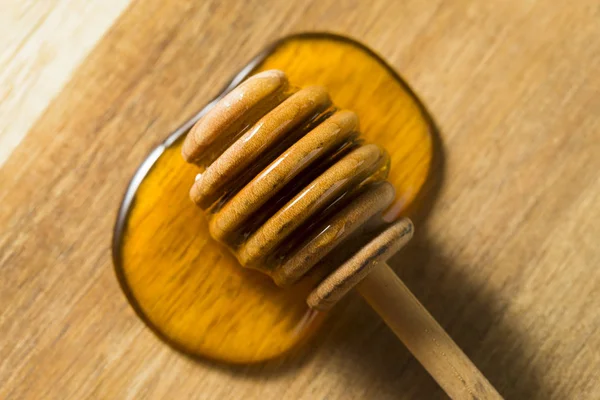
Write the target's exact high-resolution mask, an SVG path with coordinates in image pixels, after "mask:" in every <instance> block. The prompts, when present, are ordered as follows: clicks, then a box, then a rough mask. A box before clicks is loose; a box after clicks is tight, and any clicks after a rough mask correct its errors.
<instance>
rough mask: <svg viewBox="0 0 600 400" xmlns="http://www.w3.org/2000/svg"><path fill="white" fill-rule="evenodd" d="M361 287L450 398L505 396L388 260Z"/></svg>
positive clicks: (364, 280)
mask: <svg viewBox="0 0 600 400" xmlns="http://www.w3.org/2000/svg"><path fill="white" fill-rule="evenodd" d="M357 289H358V291H359V293H360V294H361V295H362V296H363V297H364V298H365V300H366V301H367V302H368V303H369V304H370V305H371V307H373V309H374V310H375V311H376V312H377V313H378V314H379V315H380V316H381V317H382V318H383V320H384V321H385V322H386V324H387V325H388V326H389V327H390V328H391V329H392V331H394V333H395V334H396V336H398V338H399V339H400V340H401V341H402V342H403V343H404V345H405V346H406V347H407V348H408V350H409V351H410V352H411V353H412V354H413V355H414V356H415V357H416V358H417V360H419V362H420V363H421V364H422V365H423V367H425V369H426V370H427V372H429V374H430V375H431V376H432V377H433V379H435V380H436V381H437V383H438V384H439V385H440V386H441V387H442V389H444V391H445V392H446V393H447V394H448V396H450V398H452V399H502V396H500V394H498V392H497V391H496V389H494V387H493V386H492V385H491V384H490V383H489V382H488V380H487V379H486V378H485V376H483V374H482V373H481V372H480V371H479V370H478V369H477V367H475V365H473V363H472V362H471V360H469V358H468V357H467V356H466V355H465V354H464V353H463V352H462V350H461V349H460V348H459V347H458V345H457V344H456V343H454V341H453V340H452V339H451V338H450V336H448V334H447V333H446V332H445V331H444V329H443V328H442V327H441V326H440V325H439V324H438V323H437V321H436V320H435V319H434V318H433V317H432V316H431V314H429V312H428V311H427V310H426V309H425V307H423V305H422V304H421V303H420V302H419V300H417V298H416V297H415V296H414V295H413V294H412V293H411V291H410V290H409V289H408V288H407V287H406V285H404V282H402V280H400V278H399V277H398V276H397V275H396V274H395V273H394V271H393V270H392V269H391V268H390V267H389V266H388V265H387V264H386V263H385V262H381V263H379V264H378V265H377V266H376V267H375V268H373V270H372V271H371V273H370V274H368V275H367V276H366V277H365V278H364V279H363V280H362V281H361V282H360V283H359V284H358V285H357Z"/></svg>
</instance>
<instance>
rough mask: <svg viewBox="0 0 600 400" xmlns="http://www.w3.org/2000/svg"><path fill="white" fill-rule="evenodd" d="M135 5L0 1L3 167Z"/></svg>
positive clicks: (104, 0) (87, 0) (97, 0)
mask: <svg viewBox="0 0 600 400" xmlns="http://www.w3.org/2000/svg"><path fill="white" fill-rule="evenodd" d="M129 2H130V0H55V1H49V0H42V1H39V0H0V102H1V103H2V106H1V107H0V165H2V164H3V163H4V162H5V161H6V159H7V158H8V156H9V155H10V153H11V152H12V151H13V149H14V148H15V147H16V146H17V145H18V144H19V142H20V141H21V140H22V139H23V137H24V136H25V135H26V134H27V131H28V130H29V129H31V126H32V125H33V123H34V122H35V120H36V119H37V118H38V117H39V116H40V114H41V113H42V112H43V111H44V109H45V108H46V107H47V106H48V103H49V102H50V101H51V100H52V98H54V97H55V96H56V95H57V93H58V92H59V91H60V89H61V88H62V87H63V86H64V84H65V83H66V82H67V80H68V79H69V77H70V76H71V74H72V73H73V70H74V69H75V67H76V66H77V65H78V64H79V63H80V62H81V61H82V60H83V58H84V57H85V56H86V55H87V54H88V52H89V51H90V50H91V49H92V47H93V46H94V45H95V44H96V42H97V41H98V40H99V39H100V37H101V36H102V35H103V34H104V32H105V31H106V30H107V29H108V28H109V26H110V25H111V24H112V23H113V22H114V20H115V19H116V18H117V17H118V16H119V14H120V13H121V12H122V11H123V10H124V9H125V7H126V6H127V5H128V4H129Z"/></svg>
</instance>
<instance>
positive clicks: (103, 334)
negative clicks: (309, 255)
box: [0, 0, 600, 399]
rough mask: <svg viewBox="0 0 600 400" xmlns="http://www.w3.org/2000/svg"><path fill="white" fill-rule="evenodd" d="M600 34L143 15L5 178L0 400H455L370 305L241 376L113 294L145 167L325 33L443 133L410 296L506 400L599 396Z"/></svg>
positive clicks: (542, 26) (497, 25) (565, 24)
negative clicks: (279, 58)
mask: <svg viewBox="0 0 600 400" xmlns="http://www.w3.org/2000/svg"><path fill="white" fill-rule="evenodd" d="M599 21H600V7H599V6H598V3H597V1H595V0H574V1H569V2H567V1H562V0H559V1H556V2H545V1H541V0H540V1H527V2H525V1H522V0H508V1H504V2H481V1H466V0H461V1H454V2H443V1H441V0H435V1H433V2H422V1H418V0H408V1H403V2H395V1H383V0H372V1H369V2H358V1H353V2H339V1H337V2H335V1H329V0H318V1H312V2H304V3H300V2H297V3H295V2H284V1H281V2H267V1H255V2H253V1H251V2H234V1H225V2H220V1H202V2H199V1H191V0H190V1H178V2H165V1H162V0H140V1H137V2H134V3H133V4H132V5H131V6H130V8H129V9H128V10H127V11H126V12H125V13H124V14H123V15H122V17H121V18H120V19H119V20H118V21H117V22H116V24H115V25H114V26H113V27H112V28H111V29H110V31H109V32H108V34H107V35H106V36H105V37H104V38H103V40H102V41H101V42H100V43H99V44H98V46H97V47H96V48H95V50H94V51H93V52H92V54H91V55H90V56H89V57H88V58H87V59H86V60H85V62H84V63H83V64H82V65H81V66H80V67H79V69H78V70H77V72H76V73H75V75H74V77H73V79H72V81H71V82H70V83H69V84H68V85H67V87H66V88H65V89H64V90H63V91H62V93H61V94H60V95H59V96H58V98H56V99H55V100H54V101H53V103H52V104H51V106H50V107H49V108H48V109H47V111H46V112H45V113H44V115H43V116H42V117H41V118H40V120H38V121H37V122H36V123H35V125H34V127H33V129H32V130H31V131H30V132H29V133H28V134H27V136H26V137H25V139H24V140H23V142H22V143H21V144H20V145H19V146H18V147H17V148H16V150H14V151H13V152H12V153H11V155H10V158H9V159H8V161H7V163H6V164H5V165H4V166H3V167H2V169H1V173H0V200H1V204H2V207H1V208H0V226H1V228H0V229H1V231H0V274H1V275H0V277H1V280H0V305H1V314H0V398H15V399H22V398H32V399H41V398H43V399H49V398H57V399H66V398H76V399H79V398H86V397H92V398H115V399H116V398H135V399H138V398H176V399H183V398H203V399H204V398H216V399H221V398H261V399H265V398H274V399H279V398H306V399H313V398H327V399H348V398H377V399H384V398H437V397H440V396H442V395H443V394H442V392H441V390H440V389H439V388H438V387H437V386H436V385H435V383H434V382H433V381H432V379H431V378H430V377H429V376H428V375H427V374H426V373H425V371H424V370H423V369H422V367H421V366H420V365H419V364H418V363H417V362H416V361H415V360H414V359H413V358H412V357H411V355H410V354H409V353H408V352H407V351H406V350H405V349H404V348H403V346H402V345H401V344H400V343H399V342H398V341H397V340H396V339H395V337H394V336H393V335H392V334H391V333H390V331H389V330H388V328H387V327H386V326H385V325H384V324H383V323H382V322H381V321H380V320H379V319H378V317H377V316H376V315H375V314H374V313H373V312H372V311H370V310H369V309H368V308H367V306H366V305H365V304H364V303H363V302H362V301H361V300H360V299H359V298H357V297H351V298H349V299H348V300H346V301H345V302H344V303H343V304H342V305H340V307H338V308H337V310H336V311H335V312H334V314H333V315H332V316H331V318H330V319H329V321H328V322H327V324H326V326H325V328H324V329H323V331H322V332H321V334H320V335H319V336H318V337H317V338H316V339H315V340H313V341H311V342H310V343H309V344H308V345H307V346H306V347H305V348H304V351H303V352H302V353H300V354H296V355H294V356H290V357H288V358H286V359H282V360H277V361H275V362H272V363H269V364H266V365H260V366H249V367H237V368H233V367H227V366H223V365H213V364H211V363H209V362H195V361H192V360H190V359H188V358H186V357H184V356H182V355H180V354H178V353H176V352H174V351H173V350H171V349H170V348H168V347H167V346H165V345H164V344H163V343H162V342H160V341H159V340H158V339H157V338H156V337H155V336H154V335H153V334H152V333H151V332H150V331H149V330H148V329H147V328H146V327H145V326H144V325H143V324H142V323H141V322H140V321H139V320H138V319H137V317H136V316H135V313H134V312H133V310H132V309H131V307H130V306H129V304H128V303H127V301H126V300H125V297H124V296H123V295H122V293H121V292H120V289H119V286H118V284H117V281H116V279H115V277H114V274H113V270H112V262H111V255H110V240H111V234H112V232H111V230H112V224H113V222H114V219H115V215H116V211H117V207H118V204H119V202H120V200H121V196H122V194H123V191H124V189H125V187H126V185H127V183H128V180H129V178H130V177H131V175H132V173H133V172H134V170H135V169H136V167H137V165H138V164H139V163H140V162H141V161H142V160H143V158H144V157H145V155H146V153H147V152H148V151H149V150H150V149H151V148H152V147H153V146H154V145H156V144H157V143H159V142H160V141H161V139H163V138H164V137H165V136H166V135H167V134H168V133H169V132H170V131H171V130H172V129H174V128H175V127H176V126H177V125H178V124H180V123H181V122H182V121H184V120H185V119H186V118H187V117H188V116H190V115H192V114H193V113H194V111H196V110H197V109H199V108H200V107H201V106H203V105H204V104H205V103H206V102H208V101H209V100H210V99H211V97H212V96H214V95H215V94H216V93H217V90H218V88H220V87H221V86H222V85H223V84H224V83H225V82H226V81H227V80H228V78H229V77H230V76H231V75H232V74H233V73H234V72H236V71H237V69H239V68H240V67H241V66H242V65H244V64H245V63H246V62H247V61H248V60H249V59H250V58H251V57H252V56H253V55H255V54H256V53H257V52H258V51H260V50H261V49H262V48H263V46H265V45H266V44H267V43H269V42H270V41H272V40H274V39H276V38H278V37H280V36H282V35H284V34H287V33H291V32H298V31H306V30H314V29H318V30H330V31H335V32H339V33H344V34H348V35H351V36H353V37H355V38H357V39H359V40H361V41H363V42H365V43H366V44H368V45H369V46H371V47H373V48H374V49H375V50H376V51H378V52H379V53H380V54H382V55H383V56H384V58H386V59H387V60H388V61H389V62H390V63H391V64H392V65H393V66H394V67H395V68H396V69H397V70H398V71H399V72H400V73H401V74H402V75H403V76H404V77H405V78H406V79H407V80H408V82H409V83H410V84H411V85H412V86H413V88H414V89H415V90H416V91H417V92H418V93H419V94H420V96H421V97H422V98H423V100H424V102H425V103H426V104H427V105H428V107H429V109H430V110H431V112H432V114H433V115H434V117H435V118H436V120H437V122H438V124H439V126H440V128H441V135H442V139H443V141H444V144H445V151H446V176H445V181H444V185H443V187H442V190H441V193H440V197H439V199H438V201H437V204H436V205H435V207H434V209H433V212H432V213H431V215H430V217H429V219H428V222H427V224H426V226H421V227H420V235H419V236H418V237H417V239H416V241H415V244H414V245H413V246H412V248H411V249H409V250H408V251H407V252H405V253H404V257H405V260H406V263H405V268H404V269H402V270H400V271H398V273H399V274H400V275H401V277H402V278H403V279H404V280H405V281H406V283H407V284H408V286H409V287H410V288H411V289H412V290H413V291H414V293H415V294H416V296H417V297H418V298H419V299H420V300H421V301H422V302H423V303H424V304H425V306H426V307H427V308H428V309H429V310H430V311H431V312H432V314H433V315H434V316H435V317H436V318H437V319H438V320H439V321H440V323H441V324H442V325H443V326H444V327H445V328H446V329H447V330H448V332H449V333H450V335H451V336H452V337H453V338H454V339H455V340H456V341H457V342H458V343H459V345H461V346H462V348H463V349H464V350H465V352H466V353H467V354H468V355H469V356H470V357H471V358H472V359H473V361H474V362H475V364H476V365H477V366H478V367H479V368H480V369H481V370H482V371H483V372H484V374H485V375H486V376H487V377H488V378H489V380H490V381H491V382H492V384H494V385H495V386H496V387H497V388H498V390H499V391H500V393H502V394H503V395H505V396H506V397H507V398H540V399H547V398H557V399H566V398H577V399H595V398H599V397H600V385H599V383H598V382H600V350H599V349H600V295H599V293H600V272H598V267H599V265H600V224H599V222H600V174H599V172H598V171H600V78H599V75H598V71H599V70H600V40H598V38H600V23H599ZM64 51H69V49H64Z"/></svg>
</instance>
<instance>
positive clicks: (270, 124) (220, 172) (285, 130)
mask: <svg viewBox="0 0 600 400" xmlns="http://www.w3.org/2000/svg"><path fill="white" fill-rule="evenodd" d="M330 105H331V100H330V99H329V95H328V94H327V91H326V90H325V89H323V88H321V87H318V86H313V87H307V88H304V89H302V90H300V91H298V92H296V93H294V94H293V95H291V96H290V97H289V98H287V99H286V100H284V101H283V102H282V103H281V104H279V105H278V106H277V107H275V108H274V109H273V110H271V111H270V112H269V113H267V114H266V115H265V116H263V117H262V118H261V119H260V120H259V121H258V122H256V123H255V124H254V125H253V126H252V127H251V128H250V129H248V130H247V131H246V132H245V133H244V134H243V135H242V136H241V137H240V138H239V139H237V140H236V141H235V142H234V143H233V144H232V145H231V146H230V147H229V148H227V149H226V150H225V151H224V152H223V154H221V155H220V156H219V157H218V158H217V159H216V160H215V161H214V162H213V163H212V164H211V165H210V166H208V167H207V169H206V171H204V173H203V174H202V175H200V176H199V178H198V179H197V180H196V182H194V185H193V186H192V189H191V191H190V197H191V198H192V200H193V201H194V202H195V203H196V204H198V205H199V206H200V207H201V208H203V209H206V208H208V207H209V206H210V205H212V204H213V203H214V202H215V201H216V200H217V199H219V197H221V196H222V195H223V191H224V188H226V187H228V186H231V184H232V182H233V181H235V180H236V179H237V178H239V176H240V175H241V174H242V173H243V172H244V171H246V170H247V169H248V168H249V167H250V166H251V165H252V164H253V163H254V162H256V161H257V160H259V159H261V158H262V157H264V156H265V152H267V151H268V150H269V149H271V148H272V147H273V146H275V145H276V144H277V143H279V142H280V141H281V140H283V139H284V138H285V136H287V135H289V134H290V133H291V132H292V131H294V130H296V129H299V128H300V127H301V125H303V124H304V123H306V122H307V121H309V120H310V119H312V118H315V117H316V116H317V115H319V114H320V113H321V112H323V111H325V110H326V109H327V108H328V107H329V106H330Z"/></svg>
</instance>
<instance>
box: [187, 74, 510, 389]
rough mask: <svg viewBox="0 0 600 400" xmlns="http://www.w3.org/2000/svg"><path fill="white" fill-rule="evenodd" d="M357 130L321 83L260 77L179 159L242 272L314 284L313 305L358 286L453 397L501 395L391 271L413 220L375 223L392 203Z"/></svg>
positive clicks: (379, 162)
mask: <svg viewBox="0 0 600 400" xmlns="http://www.w3.org/2000/svg"><path fill="white" fill-rule="evenodd" d="M358 132H359V126H358V117H357V116H356V114H354V113H353V112H352V111H347V110H337V109H335V107H334V106H333V105H332V102H331V100H330V98H329V95H328V93H327V91H326V90H325V89H324V88H321V87H307V88H302V89H298V88H293V87H291V86H290V85H289V83H288V80H287V77H286V75H285V74H284V73H283V72H281V71H277V70H271V71H265V72H262V73H259V74H257V75H254V76H253V77H250V78H249V79H247V80H246V81H245V82H243V83H242V84H240V85H239V86H238V87H237V88H235V89H234V90H232V91H231V92H230V93H229V94H227V95H226V96H225V97H223V98H222V99H221V100H220V101H219V102H218V103H217V104H216V105H215V106H214V108H213V109H212V110H211V111H209V112H208V113H207V114H206V115H205V116H204V117H203V118H202V119H201V120H200V121H198V123H197V124H196V125H195V126H194V127H193V129H192V130H191V131H190V133H189V134H188V136H187V137H186V140H185V142H184V144H183V147H182V154H183V157H184V158H185V160H186V161H188V162H191V163H194V164H196V165H198V166H200V167H201V168H202V169H203V171H202V172H201V173H200V174H198V176H197V178H196V181H195V182H194V184H193V186H192V188H191V190H190V197H191V199H192V200H193V201H194V202H195V203H196V204H197V205H198V206H199V207H200V208H202V209H204V210H206V211H207V213H208V215H209V228H210V233H211V236H213V238H215V239H216V240H218V241H220V242H222V243H224V244H226V245H227V246H228V247H229V248H230V249H231V250H232V252H233V253H234V254H235V256H236V257H237V259H238V261H239V262H240V264H242V266H244V267H249V268H254V269H257V270H259V271H261V272H263V273H266V274H268V275H269V276H271V277H272V278H273V280H274V281H275V283H276V284H278V285H280V286H287V285H291V284H293V283H295V282H296V281H298V280H299V279H301V278H303V277H304V276H305V275H307V274H312V276H317V277H319V279H320V282H319V283H318V284H317V286H316V287H315V289H314V290H313V291H312V292H311V293H310V295H309V296H308V298H307V303H308V305H309V306H310V307H311V308H314V309H317V310H328V309H329V308H331V307H332V306H333V305H334V304H335V303H336V302H337V301H338V300H339V299H341V298H342V297H343V296H344V295H345V294H346V293H347V292H348V291H350V290H351V289H352V288H353V287H356V288H357V290H358V292H359V293H360V294H361V295H362V296H363V297H364V298H365V299H366V300H367V302H368V303H369V304H370V305H371V306H372V307H373V309H374V310H375V311H376V312H377V313H378V314H379V315H380V316H381V317H382V318H383V320H384V321H385V322H386V323H387V324H388V326H389V327H390V328H391V329H392V330H393V331H394V333H395V334H396V335H397V336H398V338H399V339H400V340H401V341H402V342H403V343H404V344H405V345H406V347H407V348H408V349H409V350H410V351H411V352H412V353H413V355H414V356H415V357H416V358H417V359H418V360H419V361H420V362H421V364H422V365H423V366H424V367H425V369H426V370H427V371H428V372H429V373H430V374H431V376H432V377H433V378H434V379H435V380H436V381H437V382H438V383H439V384H440V386H441V387H442V388H443V389H444V390H445V391H446V393H447V394H448V395H449V396H450V397H451V398H454V399H463V398H477V399H484V398H501V397H500V395H499V394H498V393H497V392H496V390H495V389H494V388H493V386H492V385H491V384H490V383H489V382H488V381H487V379H486V378H485V377H484V376H483V375H482V373H481V372H480V371H479V370H478V369H477V368H476V367H475V366H474V365H473V363H472V362H471V361H470V360H469V359H468V358H467V357H466V355H465V354H464V353H463V352H462V351H461V350H460V348H459V347H458V346H457V345H456V344H455V343H454V342H453V341H452V339H451V338H450V337H449V336H448V335H447V334H446V333H445V331H444V330H443V329H442V328H441V327H440V325H439V324H438V323H437V322H436V321H435V319H434V318H433V317H432V316H431V315H430V314H429V313H428V312H427V310H426V309H425V308H424V307H423V306H422V305H421V304H420V303H419V301H418V300H417V299H416V298H415V297H414V295H413V294H412V293H411V292H410V290H409V289H408V288H407V287H406V286H405V285H404V283H403V282H402V281H401V280H400V279H399V278H398V276H397V275H396V274H395V273H394V272H393V271H392V269H391V268H390V267H389V266H388V265H387V264H386V261H387V259H388V258H390V257H391V256H392V255H393V254H395V253H396V252H397V251H398V250H400V249H401V248H402V247H403V246H404V245H405V244H406V243H407V242H408V241H409V240H410V239H411V237H412V235H413V224H412V222H411V221H410V220H409V219H407V218H403V219H400V220H399V221H396V222H393V223H389V224H387V223H385V222H384V220H383V218H382V217H381V214H382V212H383V211H384V210H385V209H386V208H387V207H388V206H389V205H390V204H391V203H392V201H393V200H394V196H395V193H394V188H393V186H392V185H391V184H390V183H389V182H386V181H385V179H386V176H387V171H388V168H389V158H388V155H387V154H386V153H385V151H384V150H383V149H381V148H380V147H378V146H377V145H375V144H365V143H363V142H362V141H361V140H360V136H359V133H358ZM365 238H370V239H365ZM365 241H366V243H364V242H365ZM359 244H360V245H361V247H358V245H359ZM352 249H358V250H357V251H351V250H352ZM348 253H354V254H349V255H348ZM336 254H346V256H340V257H337V258H336ZM340 259H342V260H343V261H339V260H340ZM338 262H339V264H336V263H338ZM332 266H334V267H335V268H332Z"/></svg>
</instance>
